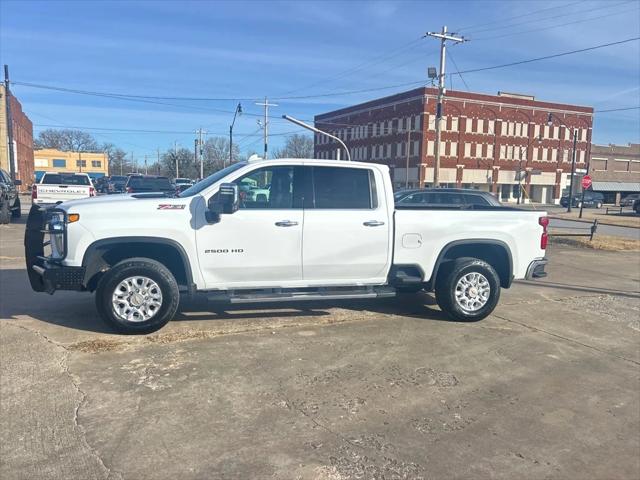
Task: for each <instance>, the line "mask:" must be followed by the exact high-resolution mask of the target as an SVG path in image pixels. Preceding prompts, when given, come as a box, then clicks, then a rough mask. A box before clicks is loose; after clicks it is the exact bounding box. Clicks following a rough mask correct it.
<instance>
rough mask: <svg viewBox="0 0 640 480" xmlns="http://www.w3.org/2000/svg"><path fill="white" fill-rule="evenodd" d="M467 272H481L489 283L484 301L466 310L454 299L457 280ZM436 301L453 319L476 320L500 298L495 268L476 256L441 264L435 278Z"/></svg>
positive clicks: (492, 307) (489, 312)
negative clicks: (473, 308) (472, 308)
mask: <svg viewBox="0 0 640 480" xmlns="http://www.w3.org/2000/svg"><path fill="white" fill-rule="evenodd" d="M469 273H479V274H481V275H482V276H483V277H484V278H485V279H486V281H487V282H488V284H489V295H488V298H487V300H486V303H485V304H484V305H483V306H482V307H480V308H478V309H477V310H475V311H468V310H465V309H464V308H462V306H461V305H460V304H459V303H458V301H457V300H456V286H457V285H458V281H459V280H460V279H461V278H462V277H464V276H465V275H468V274H469ZM435 291H436V301H437V302H438V305H439V306H440V309H441V310H442V311H443V312H444V313H446V314H447V315H448V316H449V317H450V318H452V319H454V320H460V321H464V322H476V321H478V320H482V319H483V318H485V317H487V316H488V315H490V314H491V312H493V310H494V308H496V305H497V304H498V300H499V299H500V277H499V276H498V273H497V272H496V271H495V269H494V268H493V267H492V266H491V265H490V264H488V263H487V262H485V261H484V260H480V259H478V258H471V257H463V258H458V259H456V260H453V261H451V262H448V263H446V264H445V265H443V267H442V270H441V271H440V272H439V273H438V278H437V280H436V288H435Z"/></svg>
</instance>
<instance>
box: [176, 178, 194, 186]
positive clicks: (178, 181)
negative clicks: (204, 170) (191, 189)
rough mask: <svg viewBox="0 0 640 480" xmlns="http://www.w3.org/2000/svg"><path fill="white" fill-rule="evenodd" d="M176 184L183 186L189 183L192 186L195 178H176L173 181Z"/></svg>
mask: <svg viewBox="0 0 640 480" xmlns="http://www.w3.org/2000/svg"><path fill="white" fill-rule="evenodd" d="M173 183H175V184H176V187H178V186H181V185H188V186H191V185H193V184H194V183H195V182H194V181H193V180H191V179H190V178H180V177H179V178H176V179H175V181H174V182H173Z"/></svg>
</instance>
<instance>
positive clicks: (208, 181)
mask: <svg viewBox="0 0 640 480" xmlns="http://www.w3.org/2000/svg"><path fill="white" fill-rule="evenodd" d="M246 164H247V162H238V163H234V164H233V165H229V166H228V167H227V168H223V169H222V170H218V171H217V172H216V173H214V174H212V175H209V176H208V177H207V178H205V179H204V180H200V181H199V182H198V183H196V184H195V185H193V186H192V187H189V188H187V189H186V190H185V191H184V192H182V193H181V194H180V195H178V197H180V198H185V197H192V196H194V195H196V194H198V193H200V192H201V191H202V190H204V189H205V188H207V187H210V186H211V185H213V184H214V183H216V182H218V181H220V180H222V179H223V178H224V177H226V176H227V175H229V174H230V173H232V172H235V171H236V170H238V169H240V168H242V167H244V166H245V165H246Z"/></svg>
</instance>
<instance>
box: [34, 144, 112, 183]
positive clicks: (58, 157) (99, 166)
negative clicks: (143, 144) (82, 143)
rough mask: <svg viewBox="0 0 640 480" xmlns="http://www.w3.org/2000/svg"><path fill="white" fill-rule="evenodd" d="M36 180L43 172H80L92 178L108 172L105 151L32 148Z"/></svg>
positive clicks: (107, 160) (38, 179) (107, 158)
mask: <svg viewBox="0 0 640 480" xmlns="http://www.w3.org/2000/svg"><path fill="white" fill-rule="evenodd" d="M33 156H34V166H35V175H36V182H38V181H40V178H41V177H42V174H44V173H45V172H82V173H88V174H89V176H90V177H91V178H92V179H96V178H99V177H104V176H105V175H108V174H109V157H108V156H107V154H106V153H90V152H63V151H62V150H56V149H53V148H45V149H42V150H34V152H33Z"/></svg>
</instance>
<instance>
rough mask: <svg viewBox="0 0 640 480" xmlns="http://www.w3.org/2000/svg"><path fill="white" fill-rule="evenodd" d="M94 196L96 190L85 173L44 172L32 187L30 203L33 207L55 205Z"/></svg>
mask: <svg viewBox="0 0 640 480" xmlns="http://www.w3.org/2000/svg"><path fill="white" fill-rule="evenodd" d="M95 195H96V189H95V188H94V186H93V183H91V177H89V175H87V174H86V173H59V172H46V173H45V174H44V175H42V178H41V179H40V181H39V182H38V183H36V184H34V185H33V189H32V190H31V201H32V203H33V204H35V205H55V204H57V203H62V202H68V201H69V200H77V199H80V198H87V197H94V196H95Z"/></svg>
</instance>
